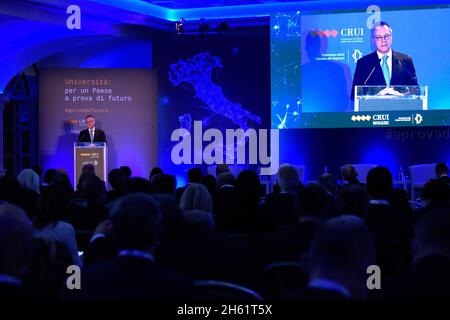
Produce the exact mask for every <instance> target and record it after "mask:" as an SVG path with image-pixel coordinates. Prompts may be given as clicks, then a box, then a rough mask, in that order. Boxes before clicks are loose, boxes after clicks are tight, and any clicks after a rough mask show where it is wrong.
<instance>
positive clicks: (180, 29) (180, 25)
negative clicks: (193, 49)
mask: <svg viewBox="0 0 450 320" xmlns="http://www.w3.org/2000/svg"><path fill="white" fill-rule="evenodd" d="M185 22H186V20H185V19H184V18H181V19H180V20H178V21H177V22H176V23H175V28H176V30H177V33H178V34H180V33H184V23H185Z"/></svg>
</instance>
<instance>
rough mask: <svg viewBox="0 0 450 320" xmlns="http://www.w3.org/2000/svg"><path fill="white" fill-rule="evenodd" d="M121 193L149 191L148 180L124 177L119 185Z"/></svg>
mask: <svg viewBox="0 0 450 320" xmlns="http://www.w3.org/2000/svg"><path fill="white" fill-rule="evenodd" d="M120 188H121V191H122V194H130V193H135V192H142V193H147V194H150V193H151V186H150V182H149V181H148V180H147V179H144V178H140V177H133V178H128V179H126V180H125V181H124V182H123V183H122V185H121V186H120Z"/></svg>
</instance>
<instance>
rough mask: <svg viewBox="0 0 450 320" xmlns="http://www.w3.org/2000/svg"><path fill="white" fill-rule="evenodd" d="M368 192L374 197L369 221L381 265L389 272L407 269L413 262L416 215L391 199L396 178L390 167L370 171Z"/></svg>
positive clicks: (379, 167)
mask: <svg viewBox="0 0 450 320" xmlns="http://www.w3.org/2000/svg"><path fill="white" fill-rule="evenodd" d="M367 191H368V193H369V195H370V198H371V200H370V204H369V208H368V212H367V216H366V219H365V223H366V225H367V226H368V227H369V228H370V230H371V231H372V233H373V235H374V237H375V241H376V242H377V265H379V266H380V268H381V270H383V274H385V275H391V274H398V273H400V272H405V271H407V269H408V268H409V261H410V246H409V240H410V238H411V237H412V217H411V216H410V215H409V212H406V211H405V210H403V208H401V207H398V206H396V205H393V203H391V202H389V200H390V196H391V194H392V192H393V179H392V174H391V172H390V171H389V169H388V168H386V167H382V166H378V167H375V168H373V169H371V170H370V171H369V173H368V174H367Z"/></svg>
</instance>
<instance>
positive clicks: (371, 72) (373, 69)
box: [364, 59, 381, 85]
mask: <svg viewBox="0 0 450 320" xmlns="http://www.w3.org/2000/svg"><path fill="white" fill-rule="evenodd" d="M380 61H381V59H378V62H380ZM376 67H377V66H374V67H373V68H372V71H370V73H369V76H368V77H367V79H366V81H364V85H366V83H367V81H369V79H370V77H371V76H372V74H373V72H374V71H375V68H376Z"/></svg>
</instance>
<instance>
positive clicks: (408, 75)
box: [351, 22, 419, 100]
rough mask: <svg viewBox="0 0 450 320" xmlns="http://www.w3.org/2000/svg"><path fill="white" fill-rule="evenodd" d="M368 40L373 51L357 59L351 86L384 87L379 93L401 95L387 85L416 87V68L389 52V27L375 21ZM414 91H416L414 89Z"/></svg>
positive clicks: (406, 56)
mask: <svg viewBox="0 0 450 320" xmlns="http://www.w3.org/2000/svg"><path fill="white" fill-rule="evenodd" d="M372 41H373V42H374V44H375V46H376V48H377V50H376V51H375V52H372V53H370V54H368V55H366V56H364V57H362V58H361V59H359V60H358V63H357V64H356V70H355V75H354V77H353V90H352V94H351V96H352V100H354V95H355V86H366V85H367V86H385V87H386V89H384V90H383V91H382V92H380V94H391V95H397V94H398V95H402V94H400V93H399V92H397V91H395V90H394V89H393V88H392V87H391V86H416V87H417V86H419V84H418V82H417V77H416V69H415V68H414V63H413V60H412V58H411V57H410V56H408V55H406V54H403V53H400V52H396V51H393V50H392V28H391V27H390V26H389V24H387V23H386V22H378V23H376V24H375V25H374V27H373V29H372ZM416 90H418V88H416Z"/></svg>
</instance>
